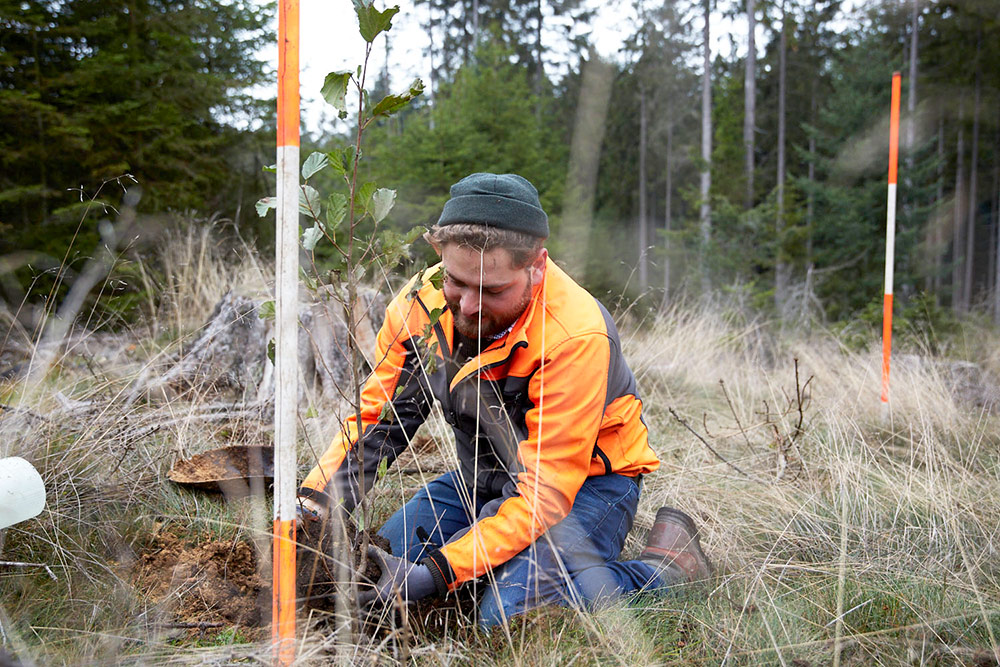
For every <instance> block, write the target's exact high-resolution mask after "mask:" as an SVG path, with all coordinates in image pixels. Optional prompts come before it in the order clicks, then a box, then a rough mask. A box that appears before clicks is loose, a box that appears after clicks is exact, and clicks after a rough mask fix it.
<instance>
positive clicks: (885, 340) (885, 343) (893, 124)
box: [882, 72, 902, 406]
mask: <svg viewBox="0 0 1000 667" xmlns="http://www.w3.org/2000/svg"><path fill="white" fill-rule="evenodd" d="M901 87H902V77H901V76H900V75H899V72H894V73H893V75H892V102H891V106H890V111H889V194H888V201H887V204H888V205H887V207H886V221H885V295H884V297H883V299H882V405H883V406H887V405H888V404H889V359H890V357H891V356H892V281H893V268H894V267H893V261H894V256H895V253H896V176H897V170H898V166H899V98H900V90H901Z"/></svg>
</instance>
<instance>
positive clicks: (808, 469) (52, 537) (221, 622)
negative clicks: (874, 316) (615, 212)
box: [0, 239, 1000, 667]
mask: <svg viewBox="0 0 1000 667" xmlns="http://www.w3.org/2000/svg"><path fill="white" fill-rule="evenodd" d="M189 241H190V239H189ZM206 242H207V241H205V240H204V239H203V240H202V243H206ZM188 245H189V246H191V244H190V243H189V244H188ZM189 251H190V252H191V253H192V255H191V257H190V258H188V259H189V260H191V261H187V262H182V261H180V260H178V259H177V258H174V261H173V265H174V266H176V267H178V268H177V271H181V270H182V268H180V267H190V266H195V265H198V263H197V262H195V261H193V258H194V257H196V256H199V253H200V254H201V256H208V257H209V258H210V261H204V262H202V263H201V264H200V266H201V267H202V268H201V269H200V271H199V272H198V273H195V274H192V275H186V276H180V275H177V276H164V277H163V278H162V279H161V283H162V284H163V285H165V286H166V287H165V288H164V290H165V292H169V293H165V294H163V295H161V296H160V298H159V300H158V301H157V302H156V304H152V303H151V304H150V306H149V308H148V310H149V315H148V317H144V318H143V319H142V322H141V323H140V324H136V325H132V326H130V327H120V328H119V330H118V331H117V332H115V333H95V334H91V335H85V336H77V337H75V338H71V344H70V345H68V346H67V347H66V348H64V349H63V350H61V351H60V353H59V355H58V357H57V358H56V359H55V361H54V363H53V365H52V367H51V370H50V371H49V372H48V373H46V374H45V375H44V376H42V377H41V378H37V379H34V380H32V381H26V380H25V379H24V378H23V375H22V376H19V375H17V374H13V375H10V376H7V377H6V379H4V380H0V404H2V405H3V409H2V412H0V443H2V447H3V449H2V452H0V453H2V454H3V455H4V456H12V455H17V456H22V457H24V458H27V459H28V460H30V461H32V463H34V465H35V466H36V467H37V468H38V469H39V471H40V472H41V474H42V476H43V479H44V480H45V483H46V488H47V490H48V498H47V506H46V509H45V510H44V511H43V513H42V514H41V515H40V516H38V517H37V518H35V519H32V520H30V521H27V522H24V523H21V524H18V525H16V526H14V527H11V528H9V529H8V530H6V531H4V532H3V534H2V535H0V561H4V564H0V630H2V632H0V641H2V646H3V648H4V650H5V651H6V652H7V653H9V654H11V655H13V656H16V658H17V659H18V660H20V661H21V662H22V663H23V664H45V665H52V664H74V665H75V664H136V663H141V664H219V665H223V664H237V663H238V664H257V663H260V662H268V661H269V659H270V653H269V651H270V648H269V643H268V641H269V636H270V630H269V626H268V623H269V616H270V605H271V601H270V590H269V581H270V548H271V541H270V527H271V498H270V494H269V493H254V492H252V489H251V492H250V493H247V494H229V495H227V494H225V493H221V494H220V493H215V494H212V493H206V492H204V491H201V490H197V489H188V488H184V487H180V486H178V485H176V484H174V483H172V482H170V481H169V479H168V473H169V470H170V468H171V466H173V465H174V464H175V463H176V462H177V461H178V460H179V459H183V458H186V457H189V456H191V455H193V454H197V453H199V452H204V451H206V450H209V449H213V448H217V447H220V446H227V445H248V444H253V445H266V444H268V443H269V440H270V437H271V431H272V426H271V424H270V423H269V420H268V419H267V418H266V417H263V418H262V416H261V413H260V412H256V413H255V412H253V411H240V410H236V409H232V410H230V412H229V413H226V414H228V415H230V416H220V415H221V414H222V413H223V412H225V411H224V410H223V411H221V412H220V409H219V406H220V405H222V404H223V403H226V404H227V405H229V406H230V407H231V406H232V405H234V404H238V403H239V401H241V400H242V397H235V398H234V397H233V396H228V397H222V396H219V395H218V394H216V393H212V392H211V391H208V390H205V391H199V392H193V393H189V394H187V395H174V396H170V397H160V398H155V397H149V396H145V397H141V398H139V399H137V398H135V397H134V396H132V395H131V393H130V388H131V387H134V386H135V383H136V382H137V379H139V378H141V377H145V376H148V375H149V374H150V373H151V372H155V370H156V369H161V368H162V367H163V365H164V364H165V363H167V362H168V361H169V360H170V359H172V358H175V357H176V356H177V355H179V354H180V353H182V351H183V349H184V345H185V342H186V341H190V340H191V336H192V334H193V333H194V332H196V331H197V329H198V327H199V326H200V325H201V324H202V323H203V322H205V320H206V319H207V317H208V315H209V313H210V311H211V309H212V306H213V305H214V304H215V303H216V302H217V301H218V299H219V298H220V297H221V296H222V294H223V293H224V292H225V291H226V290H227V289H229V288H230V287H237V288H239V289H242V290H245V291H248V292H254V291H256V292H263V291H264V287H263V285H264V280H263V277H262V276H264V275H265V274H266V272H263V271H261V270H259V263H258V262H256V260H253V259H252V258H247V259H244V261H243V262H242V263H237V262H233V261H232V260H224V259H222V258H221V256H218V257H215V258H214V259H211V257H212V256H213V251H212V249H211V248H207V249H206V248H199V247H197V243H196V244H195V245H194V246H191V247H190V249H189ZM172 252H177V253H183V248H181V249H174V250H172ZM170 264H171V263H170V262H167V263H165V264H164V265H170ZM254 267H256V268H254ZM185 270H186V269H185ZM634 313H635V309H633V310H632V312H631V313H630V314H626V315H623V316H622V317H621V327H622V338H623V342H624V346H625V351H626V355H627V357H628V359H629V362H630V364H631V366H632V368H633V370H634V371H635V374H636V376H637V380H638V384H639V387H640V390H641V397H642V399H643V403H644V408H645V420H646V423H647V426H648V427H649V429H650V434H651V443H652V446H653V447H654V449H655V450H656V451H657V453H658V454H659V456H660V458H661V460H662V465H661V468H660V469H659V470H658V471H657V472H656V473H654V474H652V475H650V476H648V477H647V478H646V480H645V481H644V490H643V496H642V499H641V503H640V508H639V513H638V515H637V517H636V523H635V526H634V527H633V530H632V533H631V534H630V536H629V538H628V540H627V542H626V545H625V550H624V555H625V556H632V555H634V554H636V553H637V552H638V550H639V549H640V548H641V545H642V543H643V541H644V539H645V534H646V532H647V531H648V529H649V527H650V525H651V523H652V518H653V515H654V514H655V512H656V509H657V508H659V507H660V506H661V505H672V506H675V507H679V508H681V509H683V510H684V511H686V512H688V513H689V514H691V515H692V516H693V517H694V518H695V520H696V522H697V523H698V524H699V526H700V527H701V531H702V538H701V539H702V544H703V546H704V547H705V550H706V551H707V552H708V554H709V555H710V556H711V558H712V559H713V560H714V561H715V564H716V567H717V576H716V578H715V580H714V581H713V582H711V585H709V586H708V587H707V588H704V589H699V590H691V591H685V590H676V591H674V592H673V593H672V594H671V595H669V596H666V597H653V596H640V597H636V598H633V599H629V600H624V601H621V602H620V603H617V604H614V605H612V606H610V607H608V608H604V609H600V610H596V611H587V612H585V611H581V610H576V609H572V608H557V607H551V608H546V609H541V610H537V611H535V612H532V613H530V614H527V615H525V616H523V617H520V618H516V619H513V620H512V621H511V622H510V623H509V624H508V625H506V626H503V627H500V628H497V629H495V630H493V631H492V632H483V631H480V630H478V629H477V628H476V626H475V619H474V615H473V614H472V613H470V611H469V607H468V606H467V605H466V606H464V607H463V606H454V605H452V606H447V605H445V606H441V607H439V608H435V609H430V610H428V609H425V610H424V611H423V612H422V615H421V616H420V617H419V618H416V617H410V616H409V615H404V618H403V619H401V620H399V621H397V622H396V623H395V624H390V626H389V627H388V628H384V629H383V630H382V631H380V632H377V633H366V632H363V631H359V630H357V627H358V626H357V625H356V624H353V625H352V624H351V623H350V622H345V620H344V619H345V617H344V615H343V614H342V613H340V612H338V611H337V610H336V609H333V610H323V609H319V610H312V611H307V610H303V612H302V614H301V615H300V622H299V642H298V646H297V652H298V656H299V658H298V660H299V662H300V663H301V664H328V663H331V664H332V663H337V664H340V663H351V664H353V663H355V662H367V663H372V664H396V663H414V664H453V663H459V664H464V663H473V664H480V665H510V664H518V665H537V664H558V665H563V664H569V663H575V664H621V665H659V664H692V665H693V664H710V665H715V664H780V665H796V666H797V667H802V666H804V665H825V664H830V663H835V664H836V663H839V664H844V665H848V664H850V665H870V664H885V665H895V664H930V665H954V664H963V665H996V664H998V658H1000V653H998V651H1000V643H998V640H1000V522H998V520H997V517H1000V333H998V332H997V331H996V330H995V329H991V328H989V327H988V326H986V325H984V324H977V323H976V322H975V321H970V322H969V323H967V324H965V325H963V327H962V328H961V330H960V332H959V333H958V334H957V335H956V334H952V335H949V336H948V337H947V338H941V337H938V336H937V335H935V332H934V331H933V330H930V329H923V330H920V331H909V332H907V331H901V332H900V335H899V337H898V353H899V354H898V356H897V357H896V360H895V362H894V365H893V375H892V395H891V401H890V406H891V408H890V409H883V408H882V406H881V405H880V403H879V389H880V379H879V372H880V354H879V350H878V345H877V343H878V341H877V332H876V331H874V330H872V329H871V328H870V327H867V326H866V325H863V324H862V323H851V324H850V325H848V326H846V327H845V326H841V327H837V328H836V330H834V327H828V326H825V325H823V324H822V323H821V322H815V321H814V322H811V323H810V324H809V325H808V326H803V327H801V328H797V329H795V330H790V329H785V330H782V328H781V327H780V326H778V324H776V323H775V322H772V321H769V320H767V319H766V318H764V317H762V316H760V315H759V314H756V313H754V312H752V311H750V310H748V309H747V308H745V307H743V306H741V305H740V304H739V303H738V301H734V300H728V301H724V300H719V301H716V302H714V303H709V304H707V305H706V304H698V307H694V305H692V306H690V307H688V306H683V305H679V306H677V307H675V308H673V309H671V310H669V311H668V312H665V313H659V314H650V315H649V316H647V317H645V318H644V319H642V320H637V319H636V316H635V315H634ZM8 340H9V341H10V343H9V344H8V343H5V348H4V349H3V350H0V371H2V370H4V369H6V368H8V367H13V366H15V365H16V364H17V363H18V362H24V361H28V360H30V359H31V358H32V354H37V352H36V351H33V350H32V349H31V348H30V346H29V345H27V344H26V343H25V344H20V343H18V339H17V337H16V336H12V335H10V334H8ZM144 374H145V375H144ZM227 402H228V403H227ZM346 411H347V409H346V407H345V405H344V404H341V403H338V402H336V401H329V400H327V399H324V398H323V397H322V396H321V395H320V394H318V393H317V392H314V391H312V390H311V389H309V390H306V392H305V393H304V395H303V403H302V409H301V410H300V433H301V439H300V443H299V458H298V460H299V463H300V470H299V474H300V478H301V477H302V476H303V475H304V474H305V472H307V471H308V469H309V468H310V467H311V466H312V463H313V461H315V459H316V456H317V455H318V453H320V452H321V451H322V450H323V449H324V448H325V446H326V443H328V442H329V441H330V438H331V436H332V434H333V432H334V431H335V429H336V428H337V423H338V420H339V419H340V418H341V417H343V416H345V414H346ZM420 437H421V440H420V443H419V445H418V446H415V447H413V448H411V450H409V451H408V452H407V453H406V454H405V455H404V457H403V458H401V459H400V460H399V461H397V463H396V464H395V465H394V466H393V468H391V469H390V470H389V471H388V472H387V473H386V474H385V476H384V478H383V479H382V480H381V482H380V484H379V485H378V486H377V490H376V491H375V492H374V493H373V496H372V503H371V508H370V512H369V514H368V515H367V516H363V517H359V521H361V523H362V524H367V525H369V526H377V525H379V524H380V523H381V522H382V521H384V519H385V518H386V517H387V516H388V515H389V514H390V513H391V512H392V511H393V510H394V509H395V508H396V507H398V506H399V504H400V503H401V502H403V500H405V498H407V497H408V496H409V495H410V494H412V493H413V492H414V491H415V490H416V489H417V488H419V487H420V485H421V484H423V483H424V482H425V481H427V480H429V479H432V478H434V477H435V476H437V475H438V474H441V473H442V472H444V471H446V470H448V469H451V468H452V467H453V466H454V465H455V455H454V451H453V449H452V448H451V440H450V435H449V433H448V429H447V427H446V425H445V424H444V422H443V420H442V419H441V416H440V415H435V416H433V417H432V419H431V420H430V421H429V422H428V424H427V425H426V426H425V427H424V429H423V430H422V431H421V434H420ZM15 562H16V563H20V564H19V565H15V564H7V563H15ZM487 583H488V582H487Z"/></svg>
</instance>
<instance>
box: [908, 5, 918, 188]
mask: <svg viewBox="0 0 1000 667" xmlns="http://www.w3.org/2000/svg"><path fill="white" fill-rule="evenodd" d="M917 2H918V0H913V13H912V14H911V16H910V87H909V92H908V93H907V96H906V113H907V115H908V116H909V119H908V120H907V122H906V166H907V170H908V171H909V170H912V169H913V154H912V153H913V143H914V135H915V132H916V121H917V119H916V113H917V43H918V39H917V38H918V35H919V33H918V27H919V26H918V23H917V17H918V16H919V11H918V8H917Z"/></svg>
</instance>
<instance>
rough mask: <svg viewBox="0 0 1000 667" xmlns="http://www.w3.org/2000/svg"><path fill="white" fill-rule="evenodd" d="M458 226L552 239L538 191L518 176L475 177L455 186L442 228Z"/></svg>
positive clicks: (442, 216) (467, 178)
mask: <svg viewBox="0 0 1000 667" xmlns="http://www.w3.org/2000/svg"><path fill="white" fill-rule="evenodd" d="M457 223H468V224H475V225H486V226H487V227H498V228H500V229H511V230H514V231H518V232H524V233H525V234H530V235H531V236H538V237H540V238H543V239H544V238H548V236H549V216H547V215H546V214H545V211H543V210H542V204H541V202H539V201H538V190H536V189H535V186H534V185H532V184H531V183H529V182H528V180H527V179H525V178H522V177H521V176H518V175H517V174H471V175H469V176H466V177H465V178H463V179H462V180H460V181H459V182H458V183H455V185H453V186H451V199H449V200H448V201H447V202H446V203H445V205H444V210H442V211H441V217H440V218H439V219H438V225H440V226H442V227H443V226H445V225H454V224H457Z"/></svg>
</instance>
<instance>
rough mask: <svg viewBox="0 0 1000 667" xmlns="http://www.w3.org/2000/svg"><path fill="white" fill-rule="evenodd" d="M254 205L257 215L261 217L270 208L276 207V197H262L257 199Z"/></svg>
mask: <svg viewBox="0 0 1000 667" xmlns="http://www.w3.org/2000/svg"><path fill="white" fill-rule="evenodd" d="M255 206H256V208H257V215H259V216H260V217H262V218H263V217H264V216H265V215H267V212H268V211H270V210H271V209H272V208H277V207H278V198H277V197H264V198H263V199H258V200H257V203H256V204H255Z"/></svg>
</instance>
